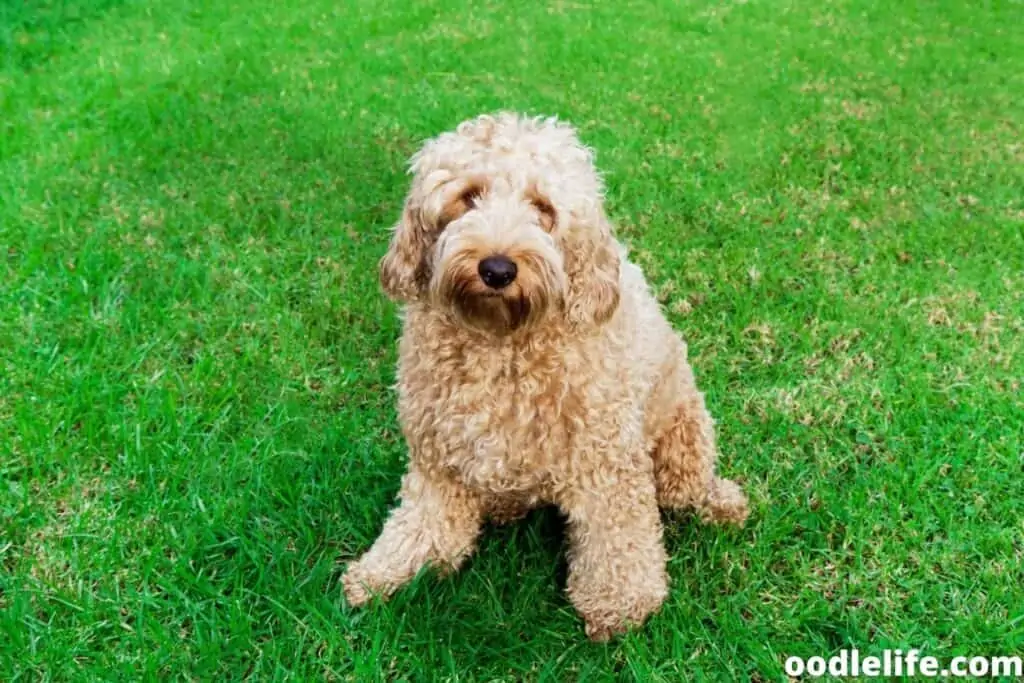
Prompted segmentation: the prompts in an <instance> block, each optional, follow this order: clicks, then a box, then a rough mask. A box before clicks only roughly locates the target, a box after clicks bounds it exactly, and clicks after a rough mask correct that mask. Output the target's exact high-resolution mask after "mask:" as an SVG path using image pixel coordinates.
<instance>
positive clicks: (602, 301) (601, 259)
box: [565, 215, 620, 326]
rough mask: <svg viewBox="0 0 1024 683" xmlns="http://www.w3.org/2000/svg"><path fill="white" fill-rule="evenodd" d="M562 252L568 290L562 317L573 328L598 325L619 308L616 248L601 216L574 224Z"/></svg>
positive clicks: (609, 229)
mask: <svg viewBox="0 0 1024 683" xmlns="http://www.w3.org/2000/svg"><path fill="white" fill-rule="evenodd" d="M569 231H570V233H571V234H572V235H573V236H572V237H571V238H570V240H571V242H570V246H569V248H568V249H566V250H565V270H566V275H567V276H568V281H569V288H568V291H567V292H566V297H565V313H566V317H567V318H568V320H569V322H570V323H571V324H573V325H577V326H582V325H600V324H602V323H604V322H605V321H607V320H608V319H609V318H611V317H612V314H614V313H615V310H616V309H617V308H618V306H619V261H620V258H619V247H618V244H617V243H616V241H615V238H614V237H612V231H611V226H610V225H609V224H608V221H607V219H605V217H604V216H602V215H598V216H595V217H594V218H592V219H588V220H586V221H577V222H574V224H573V225H572V226H571V227H570V228H569Z"/></svg>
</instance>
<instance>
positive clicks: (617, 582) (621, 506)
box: [560, 470, 668, 640]
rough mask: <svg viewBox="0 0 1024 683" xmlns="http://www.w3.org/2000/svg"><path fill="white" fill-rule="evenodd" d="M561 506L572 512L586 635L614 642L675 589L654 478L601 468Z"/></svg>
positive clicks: (578, 599)
mask: <svg viewBox="0 0 1024 683" xmlns="http://www.w3.org/2000/svg"><path fill="white" fill-rule="evenodd" d="M560 506H561V507H562V510H563V512H565V513H566V514H567V515H568V517H569V537H570V539H569V540H570V548H569V580H568V593H569V599H570V600H571V601H572V603H573V605H574V606H575V607H576V610H577V611H578V612H579V613H580V616H582V617H583V619H584V622H585V624H586V631H587V635H588V636H589V637H590V638H591V639H593V640H607V639H608V638H610V637H612V636H613V635H616V634H618V633H622V632H623V631H625V630H626V629H627V628H629V627H630V626H634V625H639V624H641V623H643V622H644V620H645V619H646V618H647V617H648V616H649V615H650V614H651V613H653V612H654V611H656V610H657V609H658V608H659V607H660V606H661V603H662V602H663V601H664V600H665V596H666V595H667V594H668V577H667V575H666V573H665V562H666V555H665V548H664V545H663V544H662V534H661V519H660V516H659V513H658V501H657V494H656V491H655V486H654V479H653V476H651V474H650V473H649V472H642V471H621V470H620V471H599V472H595V473H594V474H593V477H592V478H591V479H590V481H588V482H587V483H586V485H585V486H584V487H581V488H579V489H574V490H571V491H569V492H567V494H566V498H565V500H563V501H560Z"/></svg>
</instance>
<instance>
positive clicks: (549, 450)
mask: <svg viewBox="0 0 1024 683" xmlns="http://www.w3.org/2000/svg"><path fill="white" fill-rule="evenodd" d="M411 170H412V173H413V180H412V187H411V189H410V192H409V194H408V198H407V200H406V202H405V207H404V210H403V213H402V218H401V220H400V222H399V223H398V225H397V226H396V227H395V229H394V233H393V235H392V239H391V244H390V247H389V249H388V252H387V254H386V255H385V256H384V258H383V259H382V260H381V264H380V277H381V284H382V286H383V288H384V290H385V292H386V293H387V294H388V295H389V296H390V297H392V298H393V299H395V300H397V301H399V302H401V303H402V304H404V307H405V308H404V329H403V333H402V338H401V342H400V345H399V362H398V383H397V387H398V395H399V402H398V410H399V419H400V422H401V425H402V430H403V434H404V436H405V439H406V441H407V443H408V447H409V466H408V472H407V473H406V475H405V477H404V478H403V481H402V487H401V493H400V504H399V505H398V507H397V508H396V509H395V510H394V511H393V512H392V513H391V515H390V517H389V519H388V520H387V522H386V523H385V525H384V529H383V531H382V532H381V535H380V537H379V538H378V539H377V541H376V542H375V543H374V544H373V547H371V548H370V550H369V551H368V552H367V553H366V554H365V555H363V556H362V557H361V558H360V559H359V560H358V561H356V562H353V563H352V564H350V565H349V567H348V569H347V571H346V573H345V575H344V578H343V584H344V590H345V594H346V596H347V599H348V601H349V603H350V604H352V605H361V604H363V603H365V602H366V601H367V600H368V599H370V597H371V596H372V595H373V594H379V595H382V596H386V595H388V594H390V593H392V592H393V591H395V590H396V589H397V588H398V587H400V586H401V585H402V584H404V583H406V582H407V581H409V580H410V579H412V578H413V576H414V575H415V574H416V573H417V572H418V571H419V570H420V569H421V568H422V567H424V566H428V565H429V566H433V567H435V568H440V569H442V570H444V569H455V568H457V567H459V565H460V564H461V563H462V562H463V561H464V560H465V559H466V558H467V557H468V556H469V555H470V553H471V552H472V551H473V548H474V545H475V542H476V538H477V535H478V534H479V532H480V528H481V526H482V524H483V523H484V522H485V520H487V519H488V518H490V519H492V520H494V521H499V522H502V521H510V520H513V519H516V518H518V517H520V516H522V515H523V514H525V512H526V511H528V510H529V509H531V508H533V507H536V506H538V505H542V504H549V503H550V504H554V505H557V506H558V507H559V508H560V509H561V510H562V512H563V513H564V514H565V515H566V517H567V518H568V529H569V537H570V539H569V540H570V551H569V578H568V586H567V590H568V594H569V597H570V599H571V600H572V603H573V605H574V606H575V607H576V609H577V610H578V611H579V613H580V614H581V615H582V617H583V619H584V622H585V625H586V631H587V634H588V635H589V636H590V637H592V638H594V639H605V638H608V637H609V636H611V635H613V634H616V633H618V632H621V631H623V630H624V629H625V628H627V627H628V626H630V625H635V624H639V623H642V622H643V621H644V619H646V617H647V616H648V615H650V614H651V613H652V612H654V611H656V610H657V609H658V608H659V606H660V605H661V603H662V601H663V600H664V599H665V596H666V594H667V587H668V579H667V575H666V572H665V563H666V553H665V549H664V545H663V542H662V526H661V519H660V515H659V510H658V508H659V506H661V507H669V508H690V509H694V510H695V511H696V512H697V513H698V514H699V515H700V516H701V517H702V518H703V519H705V520H707V521H726V522H734V523H742V522H743V521H744V520H745V519H746V516H747V501H746V498H745V497H744V495H743V493H742V491H741V490H740V488H739V486H737V485H736V484H735V483H734V482H732V481H729V480H727V479H722V478H719V477H718V476H717V475H716V473H715V460H716V450H715V436H714V423H713V420H712V418H711V416H710V415H709V414H708V411H707V409H706V408H705V405H704V398H703V396H702V394H701V393H700V392H699V391H698V390H697V388H696V385H695V383H694V377H693V373H692V371H691V369H690V366H689V364H688V363H687V360H686V344H685V343H684V342H683V340H682V339H680V337H679V336H678V335H677V334H676V333H675V332H674V331H673V330H672V328H671V327H670V326H669V324H668V322H667V321H666V320H665V318H664V316H663V315H662V313H661V311H660V309H659V306H658V304H657V302H656V300H655V299H654V297H653V296H652V295H651V293H650V291H649V289H648V287H647V284H646V282H645V280H644V277H643V275H642V273H641V272H640V270H639V268H637V267H636V266H634V265H633V264H631V263H629V262H628V260H627V257H626V253H625V250H624V249H623V247H622V246H621V245H620V244H619V243H618V242H617V241H616V240H615V238H614V236H613V233H612V229H611V226H610V224H609V222H608V219H607V218H606V216H605V213H604V207H603V200H602V194H603V188H602V182H601V179H600V177H599V176H598V173H597V171H596V170H595V168H594V164H593V157H592V154H591V152H590V150H588V149H587V148H586V147H584V146H583V145H581V144H580V142H579V141H578V139H577V137H576V134H575V132H574V131H573V129H572V128H571V127H570V126H568V125H566V124H564V123H561V122H558V121H556V120H554V119H540V118H525V117H521V116H517V115H514V114H508V113H502V114H498V115H496V116H481V117H479V118H476V119H473V120H471V121H466V122H464V123H462V124H460V125H459V126H458V128H457V129H456V130H455V131H453V132H448V133H444V134H442V135H440V136H439V137H437V138H436V139H434V140H431V141H429V142H428V143H426V145H425V146H424V147H423V148H422V149H421V150H420V151H419V152H418V153H417V154H416V155H415V156H414V157H413V159H412V162H411ZM495 254H501V255H504V256H507V257H508V258H510V259H511V260H513V261H514V262H515V263H516V264H517V266H518V276H517V277H516V279H515V281H514V282H513V283H512V284H511V285H509V286H508V287H506V288H504V289H500V290H494V289H491V288H489V287H487V286H486V285H485V284H484V283H483V282H482V280H481V278H480V276H479V275H478V272H477V266H478V263H479V262H480V260H481V259H483V258H486V257H488V256H491V255H495Z"/></svg>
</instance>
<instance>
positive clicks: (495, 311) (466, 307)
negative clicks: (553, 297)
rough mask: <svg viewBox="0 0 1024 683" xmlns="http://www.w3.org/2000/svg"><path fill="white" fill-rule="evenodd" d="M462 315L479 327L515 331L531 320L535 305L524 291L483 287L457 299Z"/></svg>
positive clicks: (456, 304) (499, 330) (468, 321)
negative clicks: (501, 290) (498, 290)
mask: <svg viewBox="0 0 1024 683" xmlns="http://www.w3.org/2000/svg"><path fill="white" fill-rule="evenodd" d="M453 304H454V305H455V308H456V310H457V311H458V313H459V315H460V317H461V318H463V319H464V320H465V321H466V322H467V323H469V324H471V325H473V326H475V327H485V328H487V329H490V330H492V331H495V332H514V331H516V330H518V329H520V328H522V327H523V326H524V325H526V324H527V323H528V322H529V321H530V313H531V312H532V311H533V309H534V306H533V305H532V304H531V302H530V299H529V297H528V296H526V295H525V294H524V293H522V292H521V291H520V292H508V293H506V292H495V291H482V292H473V293H467V294H465V295H463V296H461V297H458V298H456V299H455V300H454V301H453Z"/></svg>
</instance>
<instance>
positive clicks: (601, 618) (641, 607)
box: [583, 593, 665, 643]
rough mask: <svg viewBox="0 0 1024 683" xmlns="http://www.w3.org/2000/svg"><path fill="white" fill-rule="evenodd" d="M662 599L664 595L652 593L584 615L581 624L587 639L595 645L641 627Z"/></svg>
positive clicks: (659, 605)
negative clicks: (627, 602)
mask: <svg viewBox="0 0 1024 683" xmlns="http://www.w3.org/2000/svg"><path fill="white" fill-rule="evenodd" d="M664 599H665V596H664V594H660V593H652V594H651V595H648V596H638V597H637V599H636V600H635V601H633V602H631V603H630V604H622V605H617V606H615V607H614V608H612V609H608V610H600V609H599V610H595V611H592V612H588V613H584V614H583V623H584V630H585V631H586V633H587V637H588V638H590V639H591V640H592V641H594V642H596V643H602V642H605V641H607V640H610V639H612V638H614V637H616V636H619V635H622V634H623V633H625V632H626V631H628V630H630V629H631V628H636V627H639V626H642V625H643V623H644V622H645V621H647V618H648V617H649V616H651V615H652V614H654V613H655V612H657V611H658V608H659V607H661V603H662V601H663V600H664Z"/></svg>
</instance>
